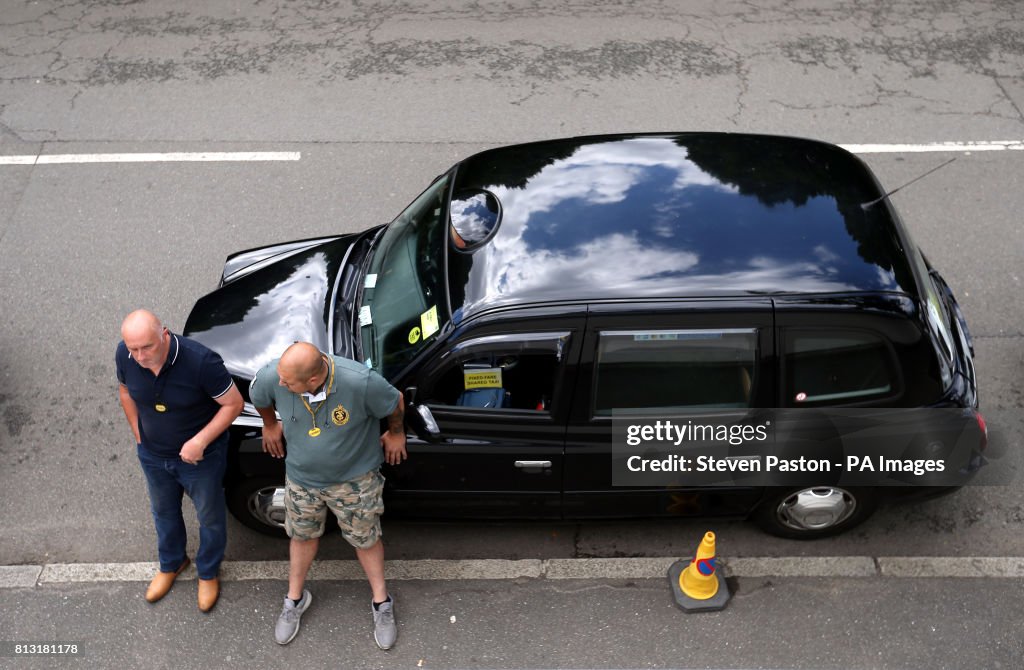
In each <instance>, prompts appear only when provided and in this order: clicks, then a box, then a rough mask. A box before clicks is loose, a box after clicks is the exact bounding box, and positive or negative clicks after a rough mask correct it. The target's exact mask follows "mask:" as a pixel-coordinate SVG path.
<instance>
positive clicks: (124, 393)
mask: <svg viewBox="0 0 1024 670" xmlns="http://www.w3.org/2000/svg"><path fill="white" fill-rule="evenodd" d="M117 395H118V399H119V400H120V401H121V409H123V410H124V417H125V418H126V419H128V427H129V428H131V429H132V434H133V435H135V444H138V443H140V442H142V437H140V436H139V409H138V407H136V406H135V401H134V400H132V397H131V396H130V395H128V387H127V386H125V385H124V384H118V389H117Z"/></svg>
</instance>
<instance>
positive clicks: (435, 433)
mask: <svg viewBox="0 0 1024 670" xmlns="http://www.w3.org/2000/svg"><path fill="white" fill-rule="evenodd" d="M405 422H406V424H408V426H409V427H410V428H412V430H413V432H414V433H416V436H417V437H419V438H420V439H421V440H424V441H426V442H440V441H441V440H442V437H441V429H440V428H439V427H438V425H437V420H436V419H434V415H433V413H431V411H430V408H429V407H427V406H426V405H420V404H417V402H416V387H414V386H410V387H409V388H407V389H405Z"/></svg>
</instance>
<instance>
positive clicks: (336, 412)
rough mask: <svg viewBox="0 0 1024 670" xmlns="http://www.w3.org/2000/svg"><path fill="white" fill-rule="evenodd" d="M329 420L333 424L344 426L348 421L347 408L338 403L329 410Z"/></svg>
mask: <svg viewBox="0 0 1024 670" xmlns="http://www.w3.org/2000/svg"><path fill="white" fill-rule="evenodd" d="M331 421H333V422H334V425H335V426H344V425H345V424H346V423H348V410H347V409H345V408H344V407H342V406H341V405H338V406H337V407H335V408H334V409H333V410H332V411H331Z"/></svg>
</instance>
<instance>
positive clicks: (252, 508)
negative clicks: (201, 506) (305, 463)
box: [225, 477, 286, 537]
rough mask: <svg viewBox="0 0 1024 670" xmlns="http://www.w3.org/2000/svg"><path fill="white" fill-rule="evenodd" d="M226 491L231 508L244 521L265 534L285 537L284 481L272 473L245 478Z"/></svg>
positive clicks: (244, 523) (237, 517)
mask: <svg viewBox="0 0 1024 670" xmlns="http://www.w3.org/2000/svg"><path fill="white" fill-rule="evenodd" d="M225 494H226V496H227V503H228V509H229V510H230V511H231V514H233V515H234V517H235V518H236V519H238V520H239V521H241V522H242V524H243V525H245V526H247V527H249V528H252V529H253V530H255V531H258V532H260V533H263V534H264V535H272V536H274V537H286V535H285V532H284V482H283V481H281V480H279V479H274V478H273V477H253V478H251V479H243V480H241V481H238V482H235V483H234V484H232V485H231V486H229V487H228V489H227V491H225Z"/></svg>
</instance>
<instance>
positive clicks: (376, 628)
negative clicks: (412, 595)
mask: <svg viewBox="0 0 1024 670" xmlns="http://www.w3.org/2000/svg"><path fill="white" fill-rule="evenodd" d="M370 609H371V610H373V641H374V642H376V643H377V646H378V647H380V648H381V649H390V648H391V647H393V646H394V645H395V639H396V638H397V637H398V628H397V627H396V626H395V599H394V597H392V596H388V601H387V602H385V603H382V604H381V605H380V607H379V608H378V609H373V603H370Z"/></svg>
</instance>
